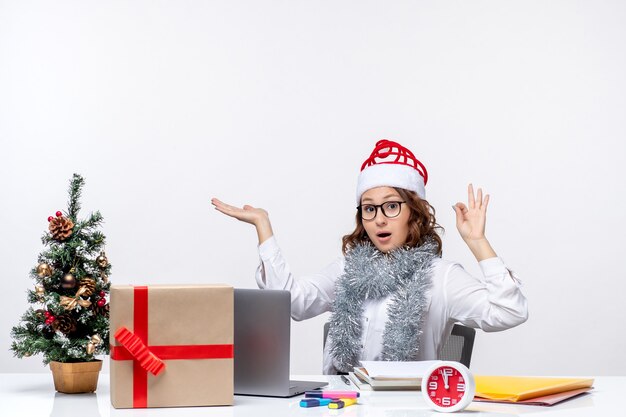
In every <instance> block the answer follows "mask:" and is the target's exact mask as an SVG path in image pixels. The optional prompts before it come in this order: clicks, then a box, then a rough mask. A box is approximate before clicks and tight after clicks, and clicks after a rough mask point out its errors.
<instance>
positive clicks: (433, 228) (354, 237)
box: [341, 187, 443, 256]
mask: <svg viewBox="0 0 626 417" xmlns="http://www.w3.org/2000/svg"><path fill="white" fill-rule="evenodd" d="M393 189H394V190H396V191H397V192H398V194H400V197H402V199H403V200H404V201H406V205H407V206H408V207H409V209H410V210H411V216H410V217H409V233H408V235H407V241H406V242H405V244H404V245H405V246H408V247H411V248H414V247H416V246H421V245H422V244H423V243H424V242H425V240H426V238H427V237H431V238H433V239H434V241H435V243H436V245H437V255H439V256H441V251H442V248H441V246H442V244H441V237H440V236H439V233H438V231H443V227H441V226H440V225H438V224H437V221H436V220H435V208H434V207H433V206H431V205H430V203H429V202H428V201H426V200H422V199H421V198H420V197H419V196H418V195H417V194H416V193H415V192H413V191H408V190H405V189H404V188H396V187H393ZM341 240H342V241H343V245H342V247H341V250H342V251H343V254H344V255H345V254H346V253H347V252H348V251H349V250H350V249H351V248H353V247H354V246H355V245H356V244H358V243H363V242H370V243H372V242H371V240H370V238H369V236H368V235H367V232H366V231H365V227H363V219H362V218H361V213H359V212H358V211H357V213H356V228H355V229H354V232H352V233H351V234H349V235H345V236H344V237H343V238H341Z"/></svg>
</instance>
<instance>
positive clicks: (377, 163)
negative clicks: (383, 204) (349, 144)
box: [356, 139, 428, 204]
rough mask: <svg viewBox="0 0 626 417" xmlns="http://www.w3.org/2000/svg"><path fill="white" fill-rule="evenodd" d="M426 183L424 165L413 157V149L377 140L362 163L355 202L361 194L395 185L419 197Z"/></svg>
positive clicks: (423, 192) (384, 140)
mask: <svg viewBox="0 0 626 417" xmlns="http://www.w3.org/2000/svg"><path fill="white" fill-rule="evenodd" d="M426 182H428V172H427V171H426V167H425V166H424V164H422V163H421V162H420V161H418V160H417V158H416V157H415V155H413V152H411V151H410V150H408V149H407V148H405V147H404V146H402V145H400V144H399V143H397V142H393V141H390V140H386V139H383V140H379V141H378V142H376V147H375V148H374V150H373V151H372V154H371V155H370V157H369V158H367V160H365V162H363V165H361V173H360V174H359V179H358V183H357V187H356V202H357V204H361V196H362V195H363V193H364V192H366V191H367V190H370V189H372V188H376V187H398V188H404V189H405V190H409V191H414V192H416V193H417V195H418V196H420V198H425V197H426V189H425V185H426Z"/></svg>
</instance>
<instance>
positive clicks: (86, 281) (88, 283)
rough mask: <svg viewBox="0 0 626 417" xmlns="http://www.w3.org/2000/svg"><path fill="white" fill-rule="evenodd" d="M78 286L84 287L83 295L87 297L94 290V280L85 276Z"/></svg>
mask: <svg viewBox="0 0 626 417" xmlns="http://www.w3.org/2000/svg"><path fill="white" fill-rule="evenodd" d="M78 286H79V287H84V288H85V291H84V292H83V295H84V296H85V297H89V296H90V295H91V294H93V293H94V292H96V280H94V279H93V278H91V277H85V278H83V279H81V280H80V283H79V284H78Z"/></svg>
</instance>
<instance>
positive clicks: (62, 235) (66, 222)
mask: <svg viewBox="0 0 626 417" xmlns="http://www.w3.org/2000/svg"><path fill="white" fill-rule="evenodd" d="M73 228H74V222H73V221H72V220H71V219H68V218H67V217H63V216H60V217H54V218H51V220H50V224H49V225H48V230H50V234H51V235H52V238H53V239H56V240H58V241H59V242H63V241H64V240H66V239H67V238H69V237H70V236H71V235H72V229H73Z"/></svg>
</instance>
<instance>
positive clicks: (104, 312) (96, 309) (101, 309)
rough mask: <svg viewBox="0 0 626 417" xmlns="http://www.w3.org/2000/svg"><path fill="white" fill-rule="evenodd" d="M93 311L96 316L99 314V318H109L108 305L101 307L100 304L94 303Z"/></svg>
mask: <svg viewBox="0 0 626 417" xmlns="http://www.w3.org/2000/svg"><path fill="white" fill-rule="evenodd" d="M91 309H92V310H93V312H94V314H97V315H99V316H104V317H109V305H108V304H105V305H103V306H99V305H98V303H93V304H92V305H91Z"/></svg>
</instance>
